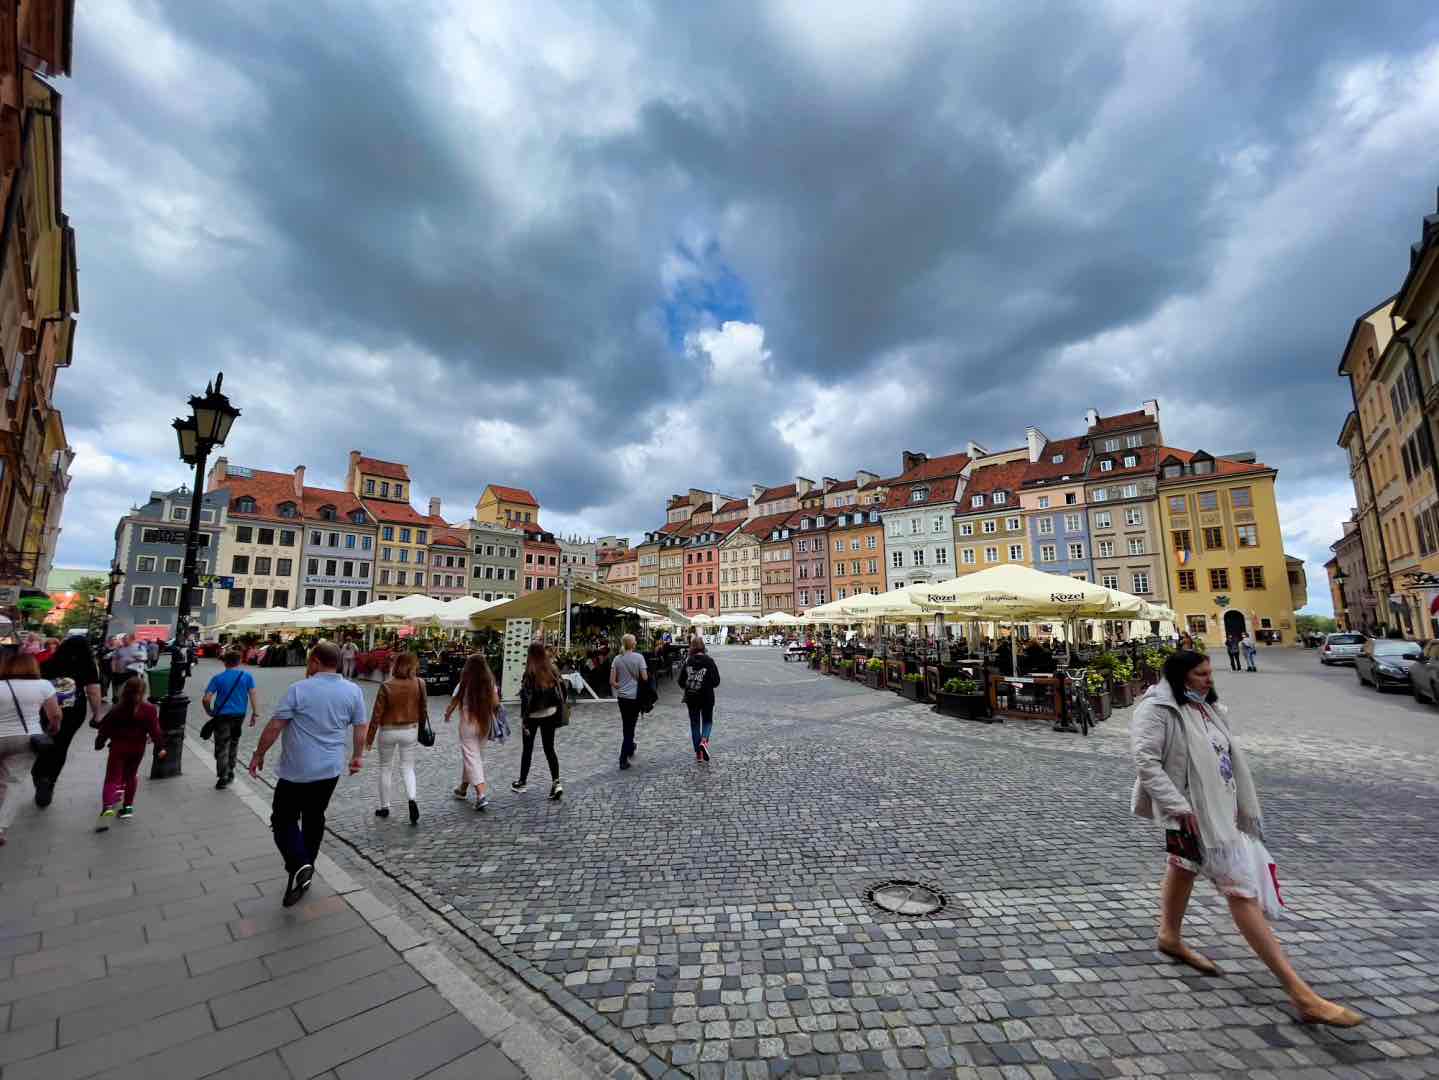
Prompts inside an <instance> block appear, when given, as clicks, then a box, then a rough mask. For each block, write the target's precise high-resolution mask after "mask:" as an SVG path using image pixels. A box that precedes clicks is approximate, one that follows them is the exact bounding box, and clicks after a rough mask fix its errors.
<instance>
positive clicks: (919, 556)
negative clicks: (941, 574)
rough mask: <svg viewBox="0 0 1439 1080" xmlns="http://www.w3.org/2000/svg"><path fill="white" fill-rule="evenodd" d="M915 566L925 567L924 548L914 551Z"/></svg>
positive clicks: (801, 569)
mask: <svg viewBox="0 0 1439 1080" xmlns="http://www.w3.org/2000/svg"><path fill="white" fill-rule="evenodd" d="M914 565H915V566H923V565H924V548H915V549H914ZM800 572H801V574H803V572H804V567H802V566H801V567H800Z"/></svg>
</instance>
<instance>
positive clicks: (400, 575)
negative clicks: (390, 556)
mask: <svg viewBox="0 0 1439 1080" xmlns="http://www.w3.org/2000/svg"><path fill="white" fill-rule="evenodd" d="M395 584H396V585H407V584H409V572H408V571H405V570H396V571H395Z"/></svg>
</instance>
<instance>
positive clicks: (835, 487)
mask: <svg viewBox="0 0 1439 1080" xmlns="http://www.w3.org/2000/svg"><path fill="white" fill-rule="evenodd" d="M854 486H855V482H854V481H853V480H840V481H838V482H836V483H833V484H830V486H829V491H826V492H825V494H826V495H829V494H831V493H832V492H836V491H849V490H850V489H851V488H853V487H854Z"/></svg>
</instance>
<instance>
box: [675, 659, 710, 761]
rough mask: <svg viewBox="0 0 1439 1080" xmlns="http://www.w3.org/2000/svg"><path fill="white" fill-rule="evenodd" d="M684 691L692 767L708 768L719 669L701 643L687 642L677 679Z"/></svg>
mask: <svg viewBox="0 0 1439 1080" xmlns="http://www.w3.org/2000/svg"><path fill="white" fill-rule="evenodd" d="M677 681H678V682H679V684H680V687H681V688H682V689H683V690H684V703H685V707H686V708H688V709H689V713H690V741H691V742H693V743H694V748H695V764H696V765H708V764H709V760H710V731H711V730H712V729H713V728H714V719H715V688H716V687H718V686H719V684H720V673H719V667H718V665H716V664H715V662H714V659H713V658H712V657H711V656H710V655H709V653H707V652H705V643H704V639H703V638H701V637H700V636H699V635H695V636H694V637H692V638H691V639H690V653H689V656H688V657H687V658H686V659H685V662H684V663H683V664H681V665H680V672H679V676H678V678H677Z"/></svg>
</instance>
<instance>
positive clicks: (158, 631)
mask: <svg viewBox="0 0 1439 1080" xmlns="http://www.w3.org/2000/svg"><path fill="white" fill-rule="evenodd" d="M169 636H170V628H169V627H168V626H137V627H135V637H136V638H138V639H139V640H140V641H165V640H166V639H167V638H169Z"/></svg>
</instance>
